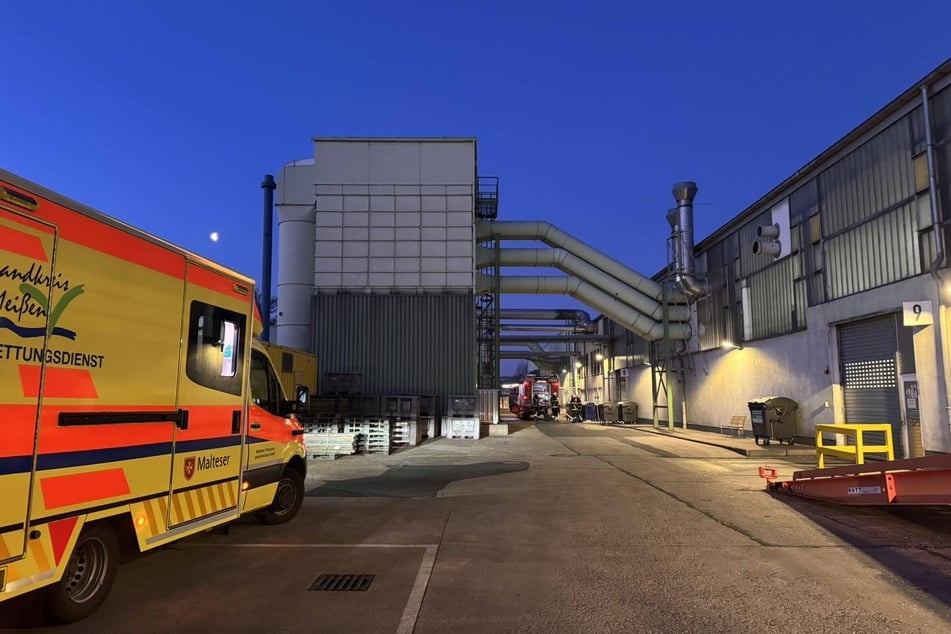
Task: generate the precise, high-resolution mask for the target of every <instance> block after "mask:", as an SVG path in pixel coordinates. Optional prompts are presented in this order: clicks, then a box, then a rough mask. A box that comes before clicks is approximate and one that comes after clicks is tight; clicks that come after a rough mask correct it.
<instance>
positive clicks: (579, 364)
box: [575, 361, 581, 370]
mask: <svg viewBox="0 0 951 634" xmlns="http://www.w3.org/2000/svg"><path fill="white" fill-rule="evenodd" d="M575 367H576V368H578V369H579V370H580V369H581V361H575Z"/></svg>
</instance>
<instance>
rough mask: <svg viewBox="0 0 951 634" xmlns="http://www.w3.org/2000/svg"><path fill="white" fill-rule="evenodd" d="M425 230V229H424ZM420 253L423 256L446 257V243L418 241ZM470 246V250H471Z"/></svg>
mask: <svg viewBox="0 0 951 634" xmlns="http://www.w3.org/2000/svg"><path fill="white" fill-rule="evenodd" d="M424 231H425V230H424ZM420 247H421V248H420V254H421V255H422V256H423V257H431V258H439V257H443V258H444V257H446V243H445V242H437V241H428V240H424V241H423V242H420ZM471 248H472V247H471V246H470V250H471Z"/></svg>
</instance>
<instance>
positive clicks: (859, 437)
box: [816, 423, 895, 469]
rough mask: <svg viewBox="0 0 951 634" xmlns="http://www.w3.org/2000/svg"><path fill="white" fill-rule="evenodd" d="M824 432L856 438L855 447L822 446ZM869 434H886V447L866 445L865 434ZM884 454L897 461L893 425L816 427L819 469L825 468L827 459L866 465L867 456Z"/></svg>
mask: <svg viewBox="0 0 951 634" xmlns="http://www.w3.org/2000/svg"><path fill="white" fill-rule="evenodd" d="M822 432H828V433H830V434H843V435H845V436H851V437H853V438H855V444H854V445H836V446H832V447H829V446H826V445H823V444H822ZM867 432H884V433H885V444H884V445H867V444H865V438H864V434H865V433H867ZM867 453H884V454H886V455H887V456H888V459H889V460H894V459H895V446H894V444H893V443H892V426H891V423H846V424H839V425H816V458H817V459H818V462H819V468H820V469H824V468H825V457H826V456H835V457H837V458H847V459H850V460H853V461H854V462H855V464H865V454H867Z"/></svg>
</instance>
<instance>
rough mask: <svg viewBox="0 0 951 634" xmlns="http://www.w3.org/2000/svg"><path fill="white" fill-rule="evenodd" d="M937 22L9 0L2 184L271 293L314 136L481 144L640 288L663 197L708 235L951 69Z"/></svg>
mask: <svg viewBox="0 0 951 634" xmlns="http://www.w3.org/2000/svg"><path fill="white" fill-rule="evenodd" d="M947 24H951V3H949V2H947V0H944V1H916V2H909V3H897V2H894V1H892V2H882V1H877V0H875V1H869V0H866V1H841V2H829V1H828V0H826V1H825V2H817V1H800V2H795V3H774V2H730V1H721V2H663V3H660V2H657V3H653V2H652V3H646V2H585V3H582V2H576V3H564V2H544V3H541V2H519V1H512V0H510V1H508V2H493V1H488V0H486V1H482V2H447V1H445V0H444V1H441V2H440V1H435V0H431V1H427V2H400V3H393V2H361V1H354V0H347V1H340V2H336V1H335V2H329V1H325V2H320V1H317V2H282V1H274V2H268V3H263V2H257V3H251V2H237V1H215V2H211V1H206V0H196V1H195V2H187V3H186V2H182V1H180V0H170V1H167V2H149V3H146V2H119V1H114V2H105V1H95V0H90V1H87V2H74V1H67V0H55V1H51V0H47V1H44V2H10V3H6V5H5V7H4V11H3V17H2V25H3V27H2V30H3V36H2V38H0V51H2V59H3V69H4V70H3V79H4V81H3V87H4V88H3V97H2V98H0V121H2V123H3V133H2V137H0V166H2V167H3V168H5V169H7V170H9V171H12V172H14V173H16V174H18V175H20V176H23V177H25V178H28V179H30V180H33V181H36V182H38V183H40V184H41V185H44V186H46V187H49V188H51V189H54V190H56V191H58V192H61V193H63V194H65V195H67V196H69V197H72V198H74V199H76V200H79V201H81V202H84V203H86V204H89V205H91V206H93V207H95V208H97V209H99V210H101V211H103V212H105V213H107V214H109V215H112V216H115V217H117V218H119V219H121V220H123V221H126V222H129V223H131V224H133V225H136V226H139V227H141V228H143V229H145V230H147V231H150V232H152V233H155V234H157V235H159V236H160V237H162V238H165V239H167V240H170V241H172V242H174V243H177V244H180V245H182V246H184V247H186V248H188V249H191V250H193V251H196V252H198V253H200V254H202V255H204V256H207V257H210V258H212V259H214V260H217V261H219V262H221V263H223V264H226V265H228V266H231V267H233V268H236V269H238V270H239V271H241V272H243V273H246V274H248V275H251V276H253V277H255V278H256V279H260V272H261V271H260V269H261V255H260V254H261V189H260V182H261V179H262V176H263V175H264V174H266V173H272V174H276V173H277V171H278V170H279V169H280V167H281V166H282V165H283V164H285V163H288V162H290V161H292V160H294V159H300V158H308V157H311V156H313V148H312V144H311V141H310V139H311V138H312V137H314V136H384V137H386V136H424V137H425V136H466V137H477V138H478V141H479V145H478V152H479V156H478V160H479V171H480V173H481V174H483V175H494V176H499V177H500V178H501V203H500V217H501V218H502V219H508V220H516V219H518V220H534V219H540V220H547V221H550V222H552V223H554V224H555V225H557V226H559V227H560V228H562V229H564V230H566V231H568V232H570V233H572V234H574V235H575V236H577V237H578V238H580V239H581V240H584V241H585V242H587V243H589V244H591V245H592V246H594V247H596V248H598V249H600V250H602V251H604V252H605V253H607V254H609V255H611V256H613V257H615V258H617V259H619V260H621V261H623V262H624V263H626V264H628V265H630V266H632V267H633V268H635V269H637V270H639V271H641V272H642V273H645V274H647V275H652V274H654V273H655V272H657V271H658V270H659V269H660V268H662V267H663V266H664V264H665V262H666V260H665V257H666V256H665V242H666V237H667V234H668V233H669V227H668V225H667V223H666V221H665V219H664V214H665V212H666V210H667V209H668V208H670V207H671V206H672V205H673V198H672V197H671V195H670V186H671V184H672V183H674V182H675V181H678V180H685V179H689V180H695V181H697V183H698V184H699V187H700V193H699V195H698V198H697V202H698V205H699V206H698V207H697V210H696V223H697V231H696V233H697V237H698V239H700V238H703V237H705V236H707V235H708V234H709V233H710V232H712V231H713V230H714V229H716V228H717V227H719V226H720V225H721V224H723V223H724V222H725V221H726V220H728V219H729V218H731V217H733V216H735V215H736V214H737V213H739V212H741V211H743V209H745V208H746V207H747V206H748V205H749V204H750V203H752V202H753V201H755V200H756V199H757V198H759V197H760V196H761V195H763V194H764V193H766V192H767V191H768V190H769V189H771V188H772V187H773V186H775V185H777V184H778V183H779V182H780V181H782V180H783V179H785V178H786V177H788V176H789V175H791V174H792V173H793V172H794V171H795V170H797V169H798V168H799V167H801V166H802V165H804V164H805V163H806V162H807V161H809V160H810V159H812V158H813V157H815V156H816V155H817V154H819V153H820V152H821V151H823V150H824V149H826V148H827V147H829V146H830V145H831V144H833V143H834V142H835V141H836V140H837V139H839V138H840V137H841V136H843V135H844V134H845V133H847V132H848V131H849V130H851V129H852V128H854V127H855V126H857V125H859V124H860V123H861V122H862V121H863V120H865V119H866V118H867V117H868V116H869V115H871V114H872V113H874V112H875V111H877V110H878V109H879V108H881V107H882V106H884V105H885V104H886V103H888V102H889V101H891V100H892V99H893V98H895V97H896V96H898V94H899V93H900V92H901V91H903V90H905V89H906V88H909V87H910V86H912V85H913V84H914V83H915V82H916V81H917V80H919V79H920V78H921V77H923V76H924V75H925V74H927V73H928V72H929V71H930V70H932V69H933V68H934V67H936V66H937V65H938V64H940V63H941V62H943V61H944V60H945V59H947V58H948V57H949V56H951V45H949V43H948V38H947V36H946V34H945V31H946V29H945V28H943V27H944V25H947ZM212 231H217V232H218V233H219V234H220V236H221V239H220V241H218V242H217V243H213V242H211V241H210V240H209V237H208V236H209V234H210V233H211V232H212ZM275 236H276V233H275ZM274 280H275V284H276V280H277V276H276V274H275V277H274ZM545 303H546V304H548V305H553V306H560V305H565V304H566V301H565V300H564V299H562V298H545ZM505 305H509V306H513V305H518V304H517V303H512V302H511V301H507V302H506V304H505ZM592 312H595V311H592Z"/></svg>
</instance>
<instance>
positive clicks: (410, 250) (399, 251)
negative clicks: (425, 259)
mask: <svg viewBox="0 0 951 634" xmlns="http://www.w3.org/2000/svg"><path fill="white" fill-rule="evenodd" d="M396 257H398V258H418V257H419V242H415V241H414V242H397V243H396Z"/></svg>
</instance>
